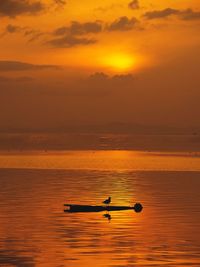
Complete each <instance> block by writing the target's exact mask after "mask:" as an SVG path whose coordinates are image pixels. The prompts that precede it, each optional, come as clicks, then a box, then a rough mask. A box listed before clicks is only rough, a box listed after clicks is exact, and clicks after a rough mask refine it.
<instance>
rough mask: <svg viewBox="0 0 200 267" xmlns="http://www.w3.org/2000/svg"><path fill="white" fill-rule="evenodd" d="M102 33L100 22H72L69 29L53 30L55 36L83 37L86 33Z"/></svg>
mask: <svg viewBox="0 0 200 267" xmlns="http://www.w3.org/2000/svg"><path fill="white" fill-rule="evenodd" d="M101 31H102V24H101V22H100V21H95V22H85V23H80V22H78V21H72V23H71V25H70V26H69V27H60V28H58V29H56V30H55V32H54V34H55V35H64V34H71V35H83V34H88V33H99V32H101Z"/></svg>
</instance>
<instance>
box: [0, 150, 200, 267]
mask: <svg viewBox="0 0 200 267" xmlns="http://www.w3.org/2000/svg"><path fill="white" fill-rule="evenodd" d="M0 168H1V169H0V222H1V223H0V266H5V267H8V266H20V267H21V266H22V267H26V266H27V267H32V266H35V267H40V266H48V267H51V266H52V267H82V266H83V267H84V266H92V265H94V266H97V267H98V266H104V267H107V266H115V267H121V266H152V267H155V266H167V267H171V266H197V267H198V266H200V158H199V155H198V154H190V153H188V154H187V153H185V154H183V153H173V154H169V153H167V154H166V153H161V154H160V153H157V154H155V153H138V152H130V151H129V152H126V151H119V152H118V151H107V152H105V151H101V152H98V151H96V152H93V151H85V152H78V151H77V152H63V153H57V154H55V153H50V154H48V155H47V154H45V153H44V154H42V153H40V154H37V155H36V154H34V153H32V154H29V155H25V154H22V155H17V154H13V155H10V154H5V155H1V156H0ZM109 195H111V196H112V198H113V204H122V205H124V204H125V205H126V204H127V205H133V204H134V203H135V202H141V203H142V204H143V205H144V210H143V212H142V213H140V214H136V213H134V212H133V211H121V212H111V213H110V214H111V216H112V218H111V221H110V222H109V220H108V219H107V218H106V217H104V213H103V212H101V213H90V214H87V213H78V214H67V213H64V212H63V208H64V207H63V204H64V203H86V204H99V203H101V202H102V200H104V199H105V198H106V197H108V196H109Z"/></svg>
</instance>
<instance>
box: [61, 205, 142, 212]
mask: <svg viewBox="0 0 200 267" xmlns="http://www.w3.org/2000/svg"><path fill="white" fill-rule="evenodd" d="M64 206H65V207H67V208H66V209H65V210H64V211H65V212H100V211H119V210H134V211H135V212H137V213H139V212H141V211H142V209H143V206H142V204H140V203H136V204H135V205H134V206H133V207H129V206H91V205H76V204H64Z"/></svg>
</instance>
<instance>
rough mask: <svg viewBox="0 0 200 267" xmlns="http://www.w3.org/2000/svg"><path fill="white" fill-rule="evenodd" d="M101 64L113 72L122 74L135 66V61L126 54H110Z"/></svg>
mask: <svg viewBox="0 0 200 267" xmlns="http://www.w3.org/2000/svg"><path fill="white" fill-rule="evenodd" d="M102 64H103V65H104V66H105V67H106V68H109V69H111V70H113V71H119V72H124V71H128V70H131V69H132V68H133V67H134V66H135V64H136V59H135V58H133V57H132V56H130V55H128V54H110V55H108V56H107V57H105V58H103V60H102Z"/></svg>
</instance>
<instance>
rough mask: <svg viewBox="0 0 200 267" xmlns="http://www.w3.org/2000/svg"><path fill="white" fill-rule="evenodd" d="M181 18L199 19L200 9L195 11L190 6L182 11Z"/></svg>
mask: <svg viewBox="0 0 200 267" xmlns="http://www.w3.org/2000/svg"><path fill="white" fill-rule="evenodd" d="M180 18H181V19H183V20H199V19H200V11H193V10H192V9H191V8H188V9H186V10H184V11H182V12H181V13H180Z"/></svg>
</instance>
